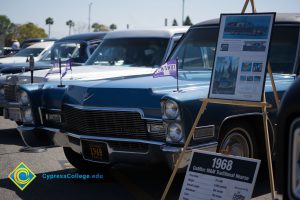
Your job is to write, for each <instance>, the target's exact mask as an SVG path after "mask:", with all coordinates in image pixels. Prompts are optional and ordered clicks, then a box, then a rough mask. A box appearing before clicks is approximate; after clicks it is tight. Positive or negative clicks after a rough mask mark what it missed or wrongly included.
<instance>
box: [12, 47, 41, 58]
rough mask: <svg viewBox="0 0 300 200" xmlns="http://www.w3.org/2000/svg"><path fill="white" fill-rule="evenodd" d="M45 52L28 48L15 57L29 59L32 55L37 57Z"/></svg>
mask: <svg viewBox="0 0 300 200" xmlns="http://www.w3.org/2000/svg"><path fill="white" fill-rule="evenodd" d="M43 50H44V49H43V48H26V49H22V50H20V51H19V52H18V53H16V54H15V55H14V56H20V57H28V56H30V54H32V55H33V56H34V57H37V56H38V55H39V54H40V53H41V52H42V51H43Z"/></svg>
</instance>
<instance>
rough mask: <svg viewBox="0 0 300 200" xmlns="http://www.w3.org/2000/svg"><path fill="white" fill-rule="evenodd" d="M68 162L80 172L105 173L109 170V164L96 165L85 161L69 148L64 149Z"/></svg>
mask: <svg viewBox="0 0 300 200" xmlns="http://www.w3.org/2000/svg"><path fill="white" fill-rule="evenodd" d="M63 150H64V153H65V156H66V158H67V160H68V161H69V162H70V163H71V164H72V165H73V166H74V167H75V168H77V169H78V170H80V171H104V170H107V169H108V168H109V165H107V164H101V163H94V162H90V161H86V160H84V159H83V157H82V155H80V154H79V153H76V152H75V151H73V150H72V149H71V148H69V147H63Z"/></svg>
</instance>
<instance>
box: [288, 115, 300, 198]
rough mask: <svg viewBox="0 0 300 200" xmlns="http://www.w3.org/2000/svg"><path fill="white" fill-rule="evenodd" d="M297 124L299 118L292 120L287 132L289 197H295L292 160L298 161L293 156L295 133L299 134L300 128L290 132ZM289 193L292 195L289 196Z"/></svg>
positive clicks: (299, 120)
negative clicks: (288, 136)
mask: <svg viewBox="0 0 300 200" xmlns="http://www.w3.org/2000/svg"><path fill="white" fill-rule="evenodd" d="M299 122H300V117H298V118H296V119H295V120H293V122H292V124H291V126H290V127H289V129H290V130H289V135H290V138H289V145H288V151H287V152H288V189H287V191H288V194H289V197H292V196H295V194H294V191H295V185H294V183H295V182H296V180H295V179H296V174H295V168H294V167H295V166H294V163H293V160H294V159H296V160H298V159H299V158H298V159H297V158H295V155H294V153H295V152H294V151H295V135H297V133H298V134H299V132H300V128H297V129H296V130H295V131H294V132H292V131H293V129H294V126H295V124H296V123H299ZM294 133H295V134H294ZM292 157H293V158H292ZM296 162H297V161H296ZM291 165H292V166H291ZM291 193H293V194H291ZM297 198H298V197H297Z"/></svg>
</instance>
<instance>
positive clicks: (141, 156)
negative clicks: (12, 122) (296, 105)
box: [18, 126, 217, 169]
mask: <svg viewBox="0 0 300 200" xmlns="http://www.w3.org/2000/svg"><path fill="white" fill-rule="evenodd" d="M18 131H19V133H20V134H21V137H22V139H23V141H24V143H25V144H26V145H27V146H30V147H37V146H43V147H45V146H63V147H70V148H71V149H72V150H73V151H75V152H77V153H79V154H81V155H82V141H83V140H84V141H92V142H102V143H106V144H107V147H108V153H109V164H116V163H133V164H136V163H141V164H145V163H158V162H166V163H167V164H168V165H169V167H170V168H173V167H174V165H175V164H176V161H177V159H178V157H179V154H180V153H181V152H182V147H174V146H169V145H167V144H166V143H164V142H158V141H148V140H140V139H127V138H115V137H98V136H86V135H77V134H73V133H68V132H66V133H62V132H60V131H59V130H58V129H49V128H33V127H26V126H20V127H18ZM45 136H46V137H45ZM47 142H48V143H47ZM116 144H118V145H121V146H122V145H124V144H126V145H125V146H126V147H128V148H127V149H124V147H121V148H120V146H118V145H116ZM128 144H129V145H128ZM130 144H133V146H135V145H137V146H142V147H147V148H145V150H140V149H139V150H137V149H136V148H135V147H134V148H133V149H130V148H129V146H130ZM193 149H201V150H205V151H213V152H215V151H216V149H217V142H209V143H205V144H201V145H197V146H191V147H188V149H187V150H186V152H185V154H184V157H183V160H182V161H181V163H180V165H179V169H183V168H185V167H186V166H187V165H188V162H189V159H190V155H191V152H192V150H193ZM90 161H91V160H90Z"/></svg>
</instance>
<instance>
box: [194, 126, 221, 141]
mask: <svg viewBox="0 0 300 200" xmlns="http://www.w3.org/2000/svg"><path fill="white" fill-rule="evenodd" d="M210 127H212V130H213V134H212V136H206V137H200V138H195V132H194V133H193V140H201V139H206V138H212V137H214V136H215V135H216V134H215V133H216V126H215V125H207V126H197V127H196V128H195V130H196V129H202V128H210Z"/></svg>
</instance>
